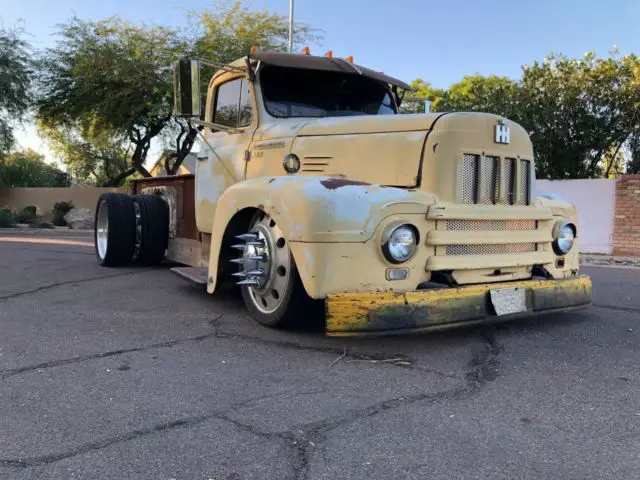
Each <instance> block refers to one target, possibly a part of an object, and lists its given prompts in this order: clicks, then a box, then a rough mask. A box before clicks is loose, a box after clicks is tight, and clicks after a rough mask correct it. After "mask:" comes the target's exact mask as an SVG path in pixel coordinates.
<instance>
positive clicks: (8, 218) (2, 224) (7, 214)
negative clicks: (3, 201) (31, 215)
mask: <svg viewBox="0 0 640 480" xmlns="http://www.w3.org/2000/svg"><path fill="white" fill-rule="evenodd" d="M14 225H15V221H14V218H13V212H12V211H11V210H9V209H8V208H0V228H9V227H13V226H14Z"/></svg>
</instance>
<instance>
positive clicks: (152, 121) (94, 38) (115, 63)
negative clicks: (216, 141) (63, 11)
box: [37, 17, 188, 176]
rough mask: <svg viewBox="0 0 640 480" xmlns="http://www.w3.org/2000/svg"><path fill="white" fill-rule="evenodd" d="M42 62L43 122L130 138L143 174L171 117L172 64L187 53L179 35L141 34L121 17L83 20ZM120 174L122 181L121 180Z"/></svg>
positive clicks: (74, 22) (67, 27)
mask: <svg viewBox="0 0 640 480" xmlns="http://www.w3.org/2000/svg"><path fill="white" fill-rule="evenodd" d="M59 36H60V40H59V41H58V42H57V43H56V45H55V46H54V47H52V48H50V49H48V50H46V52H45V54H44V56H43V58H42V61H41V76H40V82H39V83H40V89H41V95H40V97H39V99H38V101H37V117H38V119H39V120H41V121H42V122H43V123H44V124H46V125H48V126H49V127H51V128H64V129H67V131H74V130H75V131H76V132H87V131H90V132H93V135H92V137H91V138H96V137H98V138H99V137H102V136H112V137H115V138H118V137H122V138H126V139H127V141H129V142H130V143H131V145H132V150H133V151H132V154H131V167H132V169H133V170H132V169H130V170H129V171H130V172H132V171H138V172H139V173H140V174H142V175H143V176H150V175H149V172H148V171H147V170H146V168H145V167H144V162H145V160H146V158H147V154H148V152H149V148H150V146H151V141H152V140H153V139H154V138H155V137H156V136H157V135H158V134H159V133H160V132H161V131H162V130H163V129H164V128H165V127H166V126H167V124H168V122H169V121H170V120H171V114H172V107H171V105H172V95H173V94H172V76H171V72H172V64H173V63H174V62H175V61H176V60H177V59H178V58H179V56H180V55H181V54H182V53H183V52H185V51H186V50H187V47H188V45H187V43H186V41H185V40H184V39H183V38H182V37H181V36H180V35H179V34H178V32H176V31H175V30H173V29H170V28H167V27H160V26H151V27H137V26H134V25H133V24H131V23H129V22H127V21H124V20H122V19H120V18H118V17H113V18H110V19H107V20H103V21H99V22H86V21H83V20H80V19H78V18H73V19H71V20H70V21H69V22H68V23H66V24H63V25H62V26H61V27H60V31H59ZM120 173H122V172H119V173H118V175H120Z"/></svg>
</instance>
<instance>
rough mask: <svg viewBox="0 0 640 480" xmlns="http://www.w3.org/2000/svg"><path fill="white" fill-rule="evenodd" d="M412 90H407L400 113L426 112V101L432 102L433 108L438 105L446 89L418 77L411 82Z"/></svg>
mask: <svg viewBox="0 0 640 480" xmlns="http://www.w3.org/2000/svg"><path fill="white" fill-rule="evenodd" d="M411 88H412V89H413V91H412V92H407V93H406V95H405V97H404V99H403V101H402V103H401V104H400V113H425V101H428V102H431V109H432V110H434V108H436V107H437V105H438V103H439V101H440V99H441V98H442V96H443V95H444V90H441V89H437V88H433V87H432V86H431V84H430V83H429V82H425V81H424V80H422V79H421V78H416V79H415V80H414V81H413V82H411Z"/></svg>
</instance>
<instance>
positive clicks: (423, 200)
mask: <svg viewBox="0 0 640 480" xmlns="http://www.w3.org/2000/svg"><path fill="white" fill-rule="evenodd" d="M436 201H437V198H436V197H435V196H434V195H432V194H429V193H426V192H422V191H412V190H406V189H401V188H393V187H383V186H380V185H370V184H366V183H363V182H355V181H351V180H346V179H342V178H335V177H321V176H313V177H297V176H296V177H293V176H292V177H264V178H257V179H251V180H245V181H242V182H239V183H237V184H235V185H233V186H231V187H230V188H228V189H227V190H226V191H225V192H224V193H223V195H222V196H221V197H220V200H219V201H218V205H217V208H216V213H215V217H214V219H213V228H212V230H211V231H212V236H211V250H210V257H209V272H210V273H209V284H208V291H209V292H210V293H211V292H213V291H214V290H215V284H216V277H217V273H218V260H219V256H220V250H221V247H222V238H223V234H224V232H225V231H226V229H227V226H228V225H229V222H231V220H232V219H233V217H234V216H235V215H236V214H237V213H238V212H241V211H243V210H245V209H247V208H257V209H259V210H262V211H264V212H266V213H267V214H269V215H270V216H271V217H272V218H273V219H274V220H275V221H276V223H277V224H278V226H279V227H280V229H281V230H282V232H283V233H284V235H285V238H286V240H287V241H291V242H320V243H356V242H357V243H363V242H366V241H367V240H368V239H370V238H371V237H372V236H373V234H374V231H375V229H376V226H377V225H378V223H379V222H380V221H381V220H382V219H383V218H384V217H386V216H388V215H392V214H397V213H406V214H411V213H423V214H426V212H427V210H428V207H429V205H432V204H434V203H436ZM296 260H297V259H296Z"/></svg>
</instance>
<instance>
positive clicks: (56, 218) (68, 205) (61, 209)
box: [51, 202, 73, 227]
mask: <svg viewBox="0 0 640 480" xmlns="http://www.w3.org/2000/svg"><path fill="white" fill-rule="evenodd" d="M71 209H73V203H72V202H56V204H55V205H54V206H53V211H52V213H53V219H52V220H51V223H53V224H54V225H56V226H58V227H63V226H65V225H66V224H67V222H66V221H65V219H64V216H65V215H66V214H67V213H69V212H70V211H71Z"/></svg>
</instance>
